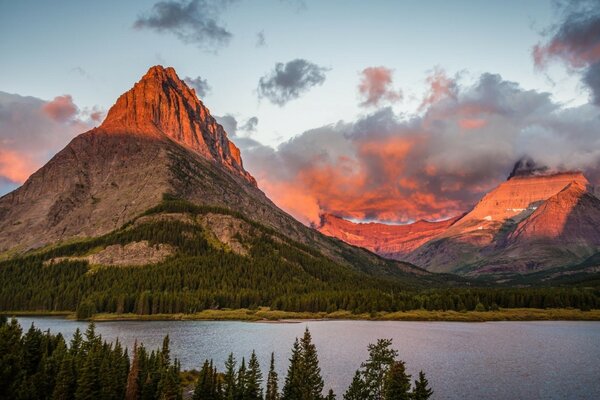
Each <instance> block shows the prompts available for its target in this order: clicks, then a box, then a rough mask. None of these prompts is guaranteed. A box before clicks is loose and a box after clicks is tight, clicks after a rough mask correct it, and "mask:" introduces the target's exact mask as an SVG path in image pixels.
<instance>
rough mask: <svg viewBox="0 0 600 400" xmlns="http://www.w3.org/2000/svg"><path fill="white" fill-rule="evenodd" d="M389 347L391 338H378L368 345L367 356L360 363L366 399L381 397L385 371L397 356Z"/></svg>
mask: <svg viewBox="0 0 600 400" xmlns="http://www.w3.org/2000/svg"><path fill="white" fill-rule="evenodd" d="M391 347H392V340H391V339H379V340H377V343H375V344H370V345H369V346H368V350H369V358H368V359H367V361H365V362H364V363H363V364H362V365H361V367H362V368H363V377H364V382H365V388H366V396H367V397H366V399H368V400H381V399H383V385H384V383H385V378H386V375H387V372H388V370H389V369H390V367H391V366H392V364H393V363H394V361H395V359H396V357H397V356H398V352H397V351H396V350H394V349H392V348H391Z"/></svg>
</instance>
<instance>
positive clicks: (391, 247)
mask: <svg viewBox="0 0 600 400" xmlns="http://www.w3.org/2000/svg"><path fill="white" fill-rule="evenodd" d="M457 219H458V217H457V218H452V219H449V220H446V221H440V222H428V221H417V222H415V223H412V224H406V225H386V224H380V223H361V224H356V223H353V222H350V221H347V220H345V219H342V218H338V217H336V216H334V215H323V216H322V219H321V226H320V227H319V228H318V229H319V231H320V232H321V233H324V234H326V235H329V236H333V237H337V238H338V239H341V240H343V241H344V242H346V243H350V244H353V245H355V246H360V247H364V248H366V249H369V250H371V251H373V252H375V253H377V254H379V255H381V256H384V257H389V258H394V259H403V258H406V255H407V254H409V253H410V252H412V251H413V250H415V249H417V248H418V247H419V246H421V245H422V244H424V243H426V242H427V241H429V240H430V239H431V238H433V237H435V236H437V235H439V234H441V233H443V232H444V231H445V230H446V229H447V228H448V227H449V226H450V225H452V224H453V223H454V222H456V220H457Z"/></svg>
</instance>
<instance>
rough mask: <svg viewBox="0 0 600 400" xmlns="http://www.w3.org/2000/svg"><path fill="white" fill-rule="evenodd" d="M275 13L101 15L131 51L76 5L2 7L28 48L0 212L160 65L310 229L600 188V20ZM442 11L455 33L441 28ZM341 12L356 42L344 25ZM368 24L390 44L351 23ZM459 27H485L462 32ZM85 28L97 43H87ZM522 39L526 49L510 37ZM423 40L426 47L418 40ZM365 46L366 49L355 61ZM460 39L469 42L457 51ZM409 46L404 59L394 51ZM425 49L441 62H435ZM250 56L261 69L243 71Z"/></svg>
mask: <svg viewBox="0 0 600 400" xmlns="http://www.w3.org/2000/svg"><path fill="white" fill-rule="evenodd" d="M161 4H162V5H164V7H163V8H161V7H162V6H160V5H161ZM265 4H266V3H262V4H260V5H259V6H256V7H253V6H250V3H249V2H246V1H232V2H226V3H215V2H211V1H183V2H177V1H166V2H158V3H156V2H153V1H148V2H145V3H144V4H140V3H136V4H135V5H132V4H126V5H119V4H108V5H93V6H89V5H88V6H87V7H95V8H96V12H97V15H99V16H100V17H106V16H107V14H106V13H108V12H109V11H111V12H112V11H113V9H114V7H119V8H120V9H121V11H122V12H121V13H118V14H119V15H118V16H117V17H115V18H108V19H103V18H99V20H102V21H103V22H108V23H109V25H112V26H113V28H114V32H117V33H116V35H118V38H119V41H118V42H119V43H118V45H117V44H116V43H114V42H107V41H106V38H105V36H104V34H103V30H109V28H108V27H107V26H104V25H102V24H100V25H99V24H98V23H97V22H94V21H91V20H89V19H86V18H85V17H84V18H82V19H76V18H75V17H76V16H78V15H79V16H82V15H83V14H82V12H83V10H82V7H83V6H82V5H78V4H76V3H74V2H69V1H64V2H59V3H55V4H54V5H53V7H52V8H47V5H39V8H37V9H36V11H38V12H39V11H41V10H42V9H43V10H44V11H45V13H44V15H45V19H43V20H39V19H37V20H32V19H23V18H19V17H22V16H32V15H33V7H34V6H33V5H32V4H31V3H27V2H22V3H19V4H11V5H8V4H4V5H2V6H0V7H1V8H2V13H0V15H2V16H1V17H0V21H1V22H2V28H0V29H1V30H2V31H1V32H2V33H3V37H13V38H15V40H14V41H10V42H9V41H5V42H0V49H1V50H2V51H3V54H5V55H6V57H5V61H4V63H5V71H6V72H5V74H3V75H2V76H1V77H0V109H1V110H2V111H3V112H2V113H0V195H3V194H6V193H8V192H10V191H11V190H14V189H15V188H16V187H18V186H20V185H21V184H22V183H23V182H24V181H25V180H26V179H27V177H28V176H29V175H30V174H31V173H32V172H34V171H35V170H37V169H38V168H39V167H41V166H42V165H43V164H44V163H45V162H46V161H48V160H49V159H50V158H51V157H52V156H53V155H54V154H55V153H56V152H57V151H59V150H60V149H62V148H63V147H64V146H65V145H66V144H67V143H68V142H69V141H70V140H71V139H72V138H73V137H75V136H76V135H77V134H80V133H83V132H85V131H87V130H88V129H90V128H91V127H93V126H97V125H98V124H100V123H101V122H102V120H103V118H104V116H105V114H106V112H107V111H108V109H109V108H110V106H111V105H112V104H114V102H115V101H116V99H117V97H118V96H119V95H120V94H121V93H123V92H125V91H127V90H129V88H131V87H132V86H133V83H134V82H135V81H137V80H138V79H139V77H140V76H141V75H142V74H143V73H144V72H145V70H147V69H148V68H149V67H150V65H154V64H157V62H155V61H160V64H164V65H165V66H173V67H174V68H175V69H176V71H177V72H178V74H179V76H180V78H181V79H183V80H185V82H186V83H187V84H188V85H189V86H190V87H194V88H195V89H196V92H197V94H198V97H199V98H200V99H201V100H202V102H203V103H204V104H205V105H206V106H207V107H208V108H209V109H210V110H211V113H212V114H213V116H215V117H216V118H217V120H218V122H219V123H221V125H223V127H224V128H225V130H226V131H227V133H228V134H229V137H230V139H231V140H232V141H233V142H234V143H235V144H236V145H237V146H238V147H239V148H240V150H241V153H242V159H243V161H244V166H245V167H246V169H247V170H248V171H249V172H250V173H251V174H252V175H253V176H254V177H255V178H256V179H257V181H258V184H259V187H260V188H261V189H262V190H263V191H265V193H266V194H267V196H268V197H269V198H271V199H272V200H273V201H274V202H275V203H276V204H277V205H278V206H280V207H282V208H283V209H284V210H286V211H288V212H289V213H291V214H292V215H293V216H294V217H296V218H297V219H299V220H301V221H302V222H304V223H305V224H314V223H315V222H317V221H318V218H319V215H321V214H325V213H329V214H334V215H338V216H341V217H344V218H346V219H348V220H351V221H367V222H382V223H388V224H405V223H409V222H411V221H416V220H421V219H423V220H429V221H439V220H444V219H448V218H452V217H453V216H456V215H459V214H460V213H464V212H465V211H467V210H468V209H469V208H470V207H472V206H473V205H474V204H475V203H476V202H477V201H478V200H479V199H480V198H481V197H482V196H483V195H484V194H485V193H487V192H488V191H489V190H491V189H493V188H494V187H495V186H497V185H498V184H499V183H501V182H502V181H504V180H506V178H507V177H508V175H509V173H510V171H511V170H512V169H513V167H514V165H515V163H516V162H518V161H519V160H521V159H523V158H524V157H531V158H532V159H533V160H534V161H535V162H537V163H539V164H540V165H541V166H542V167H549V168H550V169H552V170H557V171H565V170H581V171H582V172H584V173H585V174H586V176H587V177H588V179H590V182H591V183H592V184H593V185H596V184H597V183H598V179H599V177H600V170H599V168H598V161H599V160H600V154H596V152H595V151H594V147H595V146H597V145H598V144H599V143H598V141H599V139H598V138H597V136H598V135H597V131H598V129H599V128H600V110H599V108H598V105H599V104H600V95H599V94H600V87H598V85H597V80H595V77H596V75H595V74H596V73H597V71H598V70H600V68H596V66H597V65H599V64H598V62H599V61H600V56H599V55H598V54H597V52H596V50H595V49H597V48H600V38H599V37H597V36H594V35H593V32H595V31H594V30H593V29H594V27H596V26H598V23H599V21H600V16H599V13H598V11H597V10H596V9H595V8H594V7H593V6H594V2H585V1H584V2H574V3H569V2H553V1H548V2H536V3H535V5H534V4H527V5H525V6H524V7H525V11H524V12H520V13H516V12H514V11H513V10H514V9H515V8H511V7H499V6H497V5H491V4H489V5H485V6H483V5H476V6H475V5H472V4H471V5H470V7H468V6H467V4H466V3H461V4H460V5H459V6H458V7H455V8H452V9H451V10H449V9H448V7H447V6H444V4H442V3H441V2H434V1H431V2H428V3H427V5H406V4H403V5H400V4H390V3H376V4H374V5H372V6H365V5H363V4H360V3H358V2H352V3H349V4H347V5H346V6H344V7H341V5H340V4H341V3H337V2H331V3H327V4H326V5H321V4H318V3H317V2H311V1H307V2H287V1H280V2H273V3H272V4H271V3H269V4H270V5H271V7H268V9H267V7H265ZM432 5H436V6H437V8H436V9H435V10H436V11H437V12H438V13H439V14H436V13H434V14H433V15H434V16H439V17H440V18H433V19H432V20H428V19H427V18H425V16H427V11H428V6H432ZM35 7H38V6H35ZM199 8H201V9H202V11H206V13H203V12H200V11H198V9H199ZM176 11H185V13H182V12H180V13H179V14H178V13H177V12H176ZM173 12H175V13H174V14H172V13H173ZM335 12H337V13H341V15H343V17H344V18H345V19H344V21H345V22H348V24H344V23H342V22H341V21H338V20H335V18H334V19H333V20H332V19H331V18H332V16H333V15H336V14H335ZM170 13H171V14H170ZM361 13H362V14H365V15H369V16H371V17H373V20H375V21H378V22H379V24H380V25H381V28H380V29H373V28H374V27H373V26H370V24H368V23H366V24H365V26H362V25H360V24H358V25H352V24H350V23H349V22H358V21H360V17H361V15H362V14H361ZM586 13H587V14H586ZM63 14H64V15H63ZM205 14H206V15H205ZM407 15H414V16H415V18H414V21H413V20H411V21H408V20H407ZM442 15H443V16H444V18H441V16H442ZM111 16H112V15H111ZM173 16H174V17H173ZM242 16H244V17H245V18H242ZM251 16H253V17H256V18H254V19H253V18H250V17H251ZM392 16H402V20H403V21H404V22H406V25H402V24H399V23H398V21H396V20H394V19H393V17H392ZM449 16H457V18H458V17H460V19H464V20H466V21H468V22H469V23H468V24H464V25H463V26H461V29H460V30H455V29H453V23H456V21H454V20H451V18H450V17H449ZM171 17H173V18H174V19H170V18H171ZM59 19H60V21H62V22H64V23H63V24H62V25H61V24H58V23H57V22H58V21H59ZM460 19H459V20H460ZM16 21H20V23H21V25H22V26H16V25H15V22H16ZM23 21H27V23H23ZM84 21H85V22H86V23H87V24H86V26H85V27H86V28H87V30H86V34H84V35H82V36H83V37H81V38H79V37H74V36H75V34H76V33H77V32H79V30H78V29H79V28H81V24H82V23H83V22H84ZM211 21H212V22H214V24H212V25H211V24H209V22H211ZM369 21H371V19H369ZM494 21H495V22H494ZM34 22H35V24H34ZM507 22H510V23H511V25H510V26H511V28H513V29H512V30H511V32H510V33H507V32H505V31H503V29H502V28H506V25H502V23H507ZM49 24H50V25H52V24H54V25H53V26H56V27H57V29H56V30H54V31H51V32H52V33H51V35H55V37H59V36H60V35H62V37H71V38H73V39H74V41H73V42H72V43H64V42H59V41H52V40H48V41H46V42H45V43H44V45H45V48H44V49H41V48H40V47H39V43H36V42H34V41H33V40H32V39H33V37H35V35H36V32H37V33H40V32H42V31H44V29H46V28H45V27H47V26H48V25H49ZM295 24H296V25H295ZM325 28H327V29H328V30H327V32H328V34H329V35H318V36H320V37H321V40H320V41H311V42H310V45H309V46H307V43H299V42H298V40H297V39H294V38H296V37H298V36H299V37H307V38H310V37H311V35H315V34H317V32H318V31H319V30H320V29H321V30H322V29H325ZM417 28H422V29H421V30H419V32H423V31H426V32H427V34H426V35H411V33H412V32H415V30H417ZM24 30H27V32H24ZM383 33H385V34H383ZM442 34H445V36H444V35H442ZM586 34H587V36H586ZM582 35H583V36H582ZM446 36H447V37H446ZM505 36H506V37H505ZM349 38H353V39H356V41H355V42H353V45H354V47H353V46H347V45H346V44H347V42H348V40H349ZM440 38H444V39H445V41H446V42H447V44H450V43H452V44H454V45H455V47H453V48H452V49H453V50H455V51H454V52H451V51H450V49H449V48H450V47H452V46H444V45H441V44H440V43H439V39H440ZM457 38H462V39H463V41H456V40H455V41H454V42H452V40H453V39H457ZM465 38H477V40H476V41H473V40H464V39H465ZM511 38H512V40H513V42H511V46H504V47H503V46H502V44H503V43H504V44H506V43H507V40H509V39H511ZM517 38H519V39H520V40H517ZM586 38H587V39H586ZM359 39H360V40H359ZM584 39H586V40H584ZM84 40H90V43H95V44H96V45H99V44H101V43H102V44H104V45H106V46H114V49H115V50H118V52H117V53H116V54H117V56H125V55H127V56H125V59H127V60H128V61H127V64H128V65H130V66H131V67H128V68H123V67H122V66H121V65H120V63H116V64H119V65H116V64H115V63H114V62H112V60H111V58H110V57H108V59H104V58H101V59H98V56H97V54H96V55H95V56H94V57H92V58H91V59H90V61H87V60H86V59H87V55H89V52H90V51H93V50H91V49H88V48H87V47H85V46H83V47H82V43H83V41H84ZM397 41H399V42H400V45H397V46H398V50H400V53H403V54H395V52H394V51H391V52H390V51H389V50H388V51H386V50H384V48H386V46H393V45H394V44H395V43H397ZM374 44H377V45H378V46H373V45H374ZM331 46H336V47H335V48H336V51H334V52H330V51H328V49H329V48H331ZM374 47H376V48H374ZM291 48H293V49H294V50H293V51H291V50H290V49H291ZM392 48H394V47H392ZM447 48H448V49H447ZM424 49H431V50H435V52H436V54H435V55H434V57H433V59H435V60H437V61H433V59H432V57H431V55H430V54H427V51H425V52H424V53H423V50H424ZM486 49H487V50H489V51H486V52H482V50H486ZM382 50H383V51H382ZM128 51H131V54H128ZM357 51H359V53H360V54H361V56H362V57H356V54H357ZM25 52H27V57H23V55H24V53H25ZM48 52H53V56H52V58H51V60H52V62H50V63H45V69H44V70H43V71H40V70H39V68H38V65H39V62H34V61H35V60H36V57H37V59H38V60H41V59H43V58H44V57H48ZM157 52H159V53H157ZM67 53H69V54H67ZM392 53H393V54H392ZM404 53H406V55H407V56H408V57H405V56H404V55H405V54H404ZM454 53H456V54H454ZM73 54H76V56H75V57H73ZM158 54H160V56H159V55H158ZM240 55H243V56H244V58H245V59H247V60H250V63H244V65H243V66H242V67H241V69H240V65H239V61H237V62H236V61H235V60H239V57H240ZM424 55H426V56H424ZM11 56H12V57H11ZM422 56H424V57H422ZM500 60H501V61H500ZM76 61H78V62H79V63H78V64H77V65H75V62H76ZM240 71H243V73H240ZM54 77H56V78H54ZM11 93H12V94H11ZM540 143H544V145H543V146H540Z"/></svg>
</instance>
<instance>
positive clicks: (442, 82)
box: [419, 68, 456, 110]
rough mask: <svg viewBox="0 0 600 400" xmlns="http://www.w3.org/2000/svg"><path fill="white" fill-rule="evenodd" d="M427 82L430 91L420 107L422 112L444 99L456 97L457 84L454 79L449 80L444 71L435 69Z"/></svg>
mask: <svg viewBox="0 0 600 400" xmlns="http://www.w3.org/2000/svg"><path fill="white" fill-rule="evenodd" d="M426 81H427V84H428V86H429V91H428V93H427V94H426V95H425V97H424V98H423V101H422V102H421V106H420V107H419V108H420V109H421V110H423V109H425V108H427V107H428V106H430V105H432V104H434V103H437V102H438V101H440V100H442V99H444V98H447V97H455V96H456V94H455V91H456V82H455V80H454V79H452V78H449V77H448V76H447V75H446V71H444V70H443V69H441V68H435V69H434V70H433V72H432V73H431V74H430V75H429V76H428V77H427V79H426Z"/></svg>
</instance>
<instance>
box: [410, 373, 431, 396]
mask: <svg viewBox="0 0 600 400" xmlns="http://www.w3.org/2000/svg"><path fill="white" fill-rule="evenodd" d="M432 395H433V390H431V388H430V387H429V381H428V380H427V378H425V373H424V372H423V371H420V372H419V379H417V380H415V388H414V389H413V392H412V399H413V400H427V399H429V398H430V397H431V396H432Z"/></svg>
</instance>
